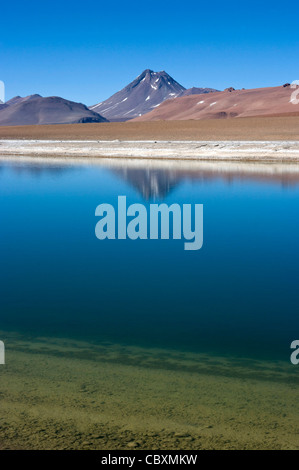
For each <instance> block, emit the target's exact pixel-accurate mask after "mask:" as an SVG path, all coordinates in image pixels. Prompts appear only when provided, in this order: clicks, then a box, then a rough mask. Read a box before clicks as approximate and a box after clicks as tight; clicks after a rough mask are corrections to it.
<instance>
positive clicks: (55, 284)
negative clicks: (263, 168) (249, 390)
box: [0, 162, 299, 362]
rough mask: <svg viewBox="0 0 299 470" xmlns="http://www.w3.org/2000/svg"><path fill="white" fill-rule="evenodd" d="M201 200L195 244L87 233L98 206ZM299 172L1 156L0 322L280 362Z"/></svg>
mask: <svg viewBox="0 0 299 470" xmlns="http://www.w3.org/2000/svg"><path fill="white" fill-rule="evenodd" d="M119 195H126V196H127V201H128V204H131V203H134V202H138V203H143V204H145V205H146V206H148V205H149V204H150V203H152V202H165V203H167V204H171V203H179V204H183V203H202V204H203V205H204V245H203V248H202V249H201V250H199V251H184V247H183V241H177V240H176V241H173V240H157V241H155V240H138V241H132V240H105V241H99V240H98V239H97V238H96V237H95V224H96V222H97V219H96V217H95V208H96V207H97V205H99V204H101V203H105V202H106V203H110V204H113V205H115V206H116V204H117V197H118V196H119ZM298 208H299V178H296V177H291V178H287V177H286V178H285V177H284V176H280V175H279V173H278V174H276V175H274V176H271V177H268V176H267V175H261V174H259V173H256V174H252V173H251V174H250V175H249V176H247V175H246V174H244V173H243V172H237V173H236V172H233V173H225V174H222V173H219V172H217V173H215V172H213V171H212V170H211V171H208V172H207V171H201V170H200V169H197V170H194V169H192V168H191V169H188V170H186V169H181V170H180V169H179V168H175V169H172V168H171V166H170V165H169V168H164V169H161V168H160V169H157V168H155V167H152V166H150V167H142V168H140V167H134V166H131V165H127V166H113V167H111V168H108V167H107V166H104V165H103V166H101V165H95V166H87V165H86V166H85V165H76V166H71V165H65V164H61V165H60V164H58V163H57V164H55V165H54V164H38V163H13V162H11V163H9V162H3V163H0V291H1V295H0V329H1V330H12V331H17V332H20V333H24V334H26V335H46V336H56V337H57V336H61V337H68V338H78V339H82V340H86V339H87V340H88V341H94V342H103V341H108V342H117V343H121V344H129V345H136V346H146V347H159V348H165V349H167V348H171V349H175V350H180V351H186V350H190V351H196V352H209V353H211V354H214V353H215V354H218V355H219V354H220V355H227V354H229V355H234V356H245V357H257V358H265V357H267V358H280V359H282V360H285V361H286V362H289V356H290V343H291V342H292V341H293V340H294V339H298V338H299V295H298V286H299V245H298V243H299V242H298V239H299V217H298V216H299V210H298Z"/></svg>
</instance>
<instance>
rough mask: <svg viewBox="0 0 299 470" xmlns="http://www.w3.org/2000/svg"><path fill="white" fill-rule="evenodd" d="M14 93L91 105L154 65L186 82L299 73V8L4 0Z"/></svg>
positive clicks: (1, 28)
mask: <svg viewBox="0 0 299 470" xmlns="http://www.w3.org/2000/svg"><path fill="white" fill-rule="evenodd" d="M0 51H1V55H0V58H1V61H0V80H3V81H4V82H5V84H6V99H9V98H11V97H13V96H15V95H22V96H25V95H29V94H33V93H39V94H41V95H43V96H51V95H56V96H62V97H64V98H67V99H71V100H74V101H80V102H83V103H85V104H88V105H91V104H94V103H97V102H99V101H101V100H103V99H105V98H108V97H109V96H110V95H111V94H113V93H114V92H116V91H118V90H119V89H120V88H122V87H123V86H125V85H126V84H127V83H128V82H130V81H131V80H132V79H134V78H135V77H136V76H137V75H139V73H141V72H142V71H143V70H144V69H146V68H151V69H153V70H156V71H159V70H166V71H167V72H168V73H169V74H170V75H171V76H172V77H173V78H174V79H176V80H177V81H178V82H180V83H181V84H182V85H184V86H185V87H186V88H189V87H191V86H204V87H205V86H209V87H214V88H218V89H224V88H226V87H228V86H234V87H235V88H242V87H245V88H253V87H262V86H275V85H279V84H283V83H285V82H290V81H293V80H296V79H297V80H298V79H299V35H298V10H297V7H296V4H295V3H292V2H282V1H281V0H280V1H272V2H270V1H267V0H266V1H262V0H260V1H256V0H253V1H250V2H246V1H245V2H240V1H238V2H236V1H232V0H230V1H222V2H219V1H214V2H208V1H205V2H202V1H200V0H197V1H185V2H184V1H182V0H181V1H176V0H173V1H163V2H161V1H158V0H148V1H145V0H138V1H135V0H131V1H129V2H119V1H114V0H110V1H109V0H106V1H101V0H98V1H94V0H89V1H86V2H84V1H81V2H77V1H75V0H73V1H69V0H60V1H57V0H52V1H40V0H39V1H30V0H29V1H18V0H17V1H14V2H11V3H9V2H2V3H1V23H0Z"/></svg>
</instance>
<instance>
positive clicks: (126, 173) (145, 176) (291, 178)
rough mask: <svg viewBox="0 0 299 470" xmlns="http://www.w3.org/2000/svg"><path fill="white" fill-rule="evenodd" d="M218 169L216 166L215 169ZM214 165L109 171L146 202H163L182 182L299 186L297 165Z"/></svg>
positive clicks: (298, 167)
mask: <svg viewBox="0 0 299 470" xmlns="http://www.w3.org/2000/svg"><path fill="white" fill-rule="evenodd" d="M214 165H216V166H214ZM214 165H213V164H212V165H204V164H203V165H200V164H197V163H195V164H194V165H193V168H192V164H191V165H190V163H189V167H188V168H180V169H179V168H174V169H169V168H168V169H167V168H154V167H151V168H147V167H146V166H144V167H141V168H140V167H139V168H132V167H130V166H124V167H119V168H118V167H115V165H113V168H110V169H111V170H112V171H113V173H114V174H117V175H118V176H120V177H121V178H122V179H123V180H125V181H126V182H128V183H129V184H130V185H131V186H132V187H133V188H135V189H136V190H137V191H138V192H139V193H140V194H141V195H142V196H143V197H144V199H146V200H149V199H153V200H157V199H163V198H165V197H166V196H167V195H168V194H169V193H170V192H171V191H172V190H173V189H174V188H175V187H177V186H179V185H180V184H182V183H183V182H186V181H187V182H195V183H196V182H202V183H209V182H213V181H216V180H220V181H223V182H224V183H227V184H232V183H234V182H236V181H252V182H255V183H270V184H277V185H280V186H283V187H287V186H294V185H297V184H299V166H296V167H294V168H293V166H294V165H279V166H273V165H272V166H271V165H268V166H267V165H263V166H260V167H259V165H257V164H253V166H252V165H251V164H249V165H247V166H245V165H243V166H242V165H236V164H232V165H230V164H229V163H228V164H226V165H225V168H224V167H223V164H221V163H218V162H216V163H215V164H214Z"/></svg>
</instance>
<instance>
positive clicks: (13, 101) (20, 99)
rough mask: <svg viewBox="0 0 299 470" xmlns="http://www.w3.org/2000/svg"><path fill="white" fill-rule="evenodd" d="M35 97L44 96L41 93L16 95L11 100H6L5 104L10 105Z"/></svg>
mask: <svg viewBox="0 0 299 470" xmlns="http://www.w3.org/2000/svg"><path fill="white" fill-rule="evenodd" d="M35 98H42V97H41V95H29V96H25V97H22V96H15V97H14V98H11V99H10V100H8V101H6V103H5V104H7V105H8V106H11V105H12V104H17V103H22V102H24V101H29V100H34V99H35Z"/></svg>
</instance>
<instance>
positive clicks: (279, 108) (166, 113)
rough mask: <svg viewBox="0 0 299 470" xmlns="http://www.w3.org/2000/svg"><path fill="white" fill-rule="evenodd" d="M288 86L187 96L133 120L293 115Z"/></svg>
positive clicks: (167, 102) (229, 90)
mask: <svg viewBox="0 0 299 470" xmlns="http://www.w3.org/2000/svg"><path fill="white" fill-rule="evenodd" d="M293 92H294V90H293V89H292V88H291V87H290V85H288V84H286V85H284V86H278V87H272V88H257V89H252V90H234V89H233V88H228V89H227V90H225V91H222V92H214V93H209V94H204V95H202V96H199V95H189V96H183V97H178V98H176V99H171V100H167V101H165V102H164V103H162V104H161V105H160V106H159V107H158V108H156V109H155V110H152V111H151V112H150V113H148V114H146V115H145V116H142V117H139V118H137V119H135V120H136V121H156V120H188V119H226V118H234V117H249V116H271V115H286V114H288V115H294V114H296V113H298V111H299V105H294V104H293V103H292V102H291V96H292V93H293Z"/></svg>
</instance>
